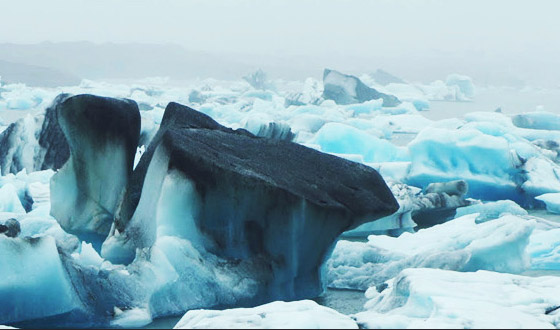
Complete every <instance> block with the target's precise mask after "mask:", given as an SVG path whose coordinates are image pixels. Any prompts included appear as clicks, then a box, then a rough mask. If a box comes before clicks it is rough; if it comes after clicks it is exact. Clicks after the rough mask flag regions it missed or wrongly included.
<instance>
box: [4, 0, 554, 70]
mask: <svg viewBox="0 0 560 330" xmlns="http://www.w3.org/2000/svg"><path fill="white" fill-rule="evenodd" d="M0 4H1V5H0V42H13V43H36V42H42V41H55V42H56V41H81V40H87V41H94V42H143V43H176V44H180V45H182V46H184V47H185V48H187V49H192V50H203V51H211V52H224V53H231V52H236V53H247V54H254V55H268V56H276V57H281V56H287V55H305V56H307V57H317V58H321V59H328V58H329V57H332V58H338V59H339V60H340V58H343V59H344V58H363V59H367V58H375V59H376V60H377V61H381V62H383V59H385V61H387V59H390V58H392V59H394V60H395V62H394V63H393V62H391V63H393V64H389V66H391V65H392V67H394V68H397V64H398V63H399V62H401V63H402V62H403V61H406V59H407V58H411V57H427V56H431V55H432V54H435V53H437V54H439V56H440V57H442V58H448V59H449V61H450V63H452V62H453V61H455V60H457V61H459V59H460V58H462V59H463V61H466V60H464V58H465V57H478V58H477V59H470V60H469V61H474V62H472V63H479V62H480V61H482V59H484V60H485V61H486V62H485V63H486V64H488V65H497V66H500V65H501V66H502V70H509V69H511V70H518V71H520V72H521V71H523V70H525V71H530V70H534V68H536V67H539V65H540V66H541V67H542V70H543V72H545V71H546V70H545V67H549V69H548V71H550V70H551V69H550V67H552V69H553V70H556V69H557V68H556V66H557V65H558V64H559V63H560V62H559V60H558V59H559V58H560V19H559V18H558V17H559V13H560V1H556V0H549V1H538V0H531V1H517V0H509V1H505V0H504V1H501V0H480V1H479V0H468V1H466V0H465V1H452V0H416V1H413V0H409V1H403V0H375V1H373V0H369V1H366V0H355V1H352V0H344V1H342V0H341V1H338V0H282V1H270V0H239V1H233V0H222V1H217V0H157V1H155V0H133V1H132V0H131V1H116V0H94V1H83V0H53V1H46V0H17V1H16V0H11V1H8V0H0ZM537 62H538V63H537ZM387 63H389V62H387ZM469 63H470V62H469ZM403 65H406V64H403ZM408 65H409V66H410V63H409V64H408ZM473 65H475V64H473ZM508 68H509V69H508ZM539 68H540V67H539Z"/></svg>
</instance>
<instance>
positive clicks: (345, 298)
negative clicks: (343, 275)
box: [142, 289, 367, 329]
mask: <svg viewBox="0 0 560 330" xmlns="http://www.w3.org/2000/svg"><path fill="white" fill-rule="evenodd" d="M313 300H315V301H316V302H317V303H318V304H320V305H323V306H326V307H330V308H332V309H334V310H337V311H338V312H340V313H342V314H346V315H350V314H355V313H358V312H361V311H363V309H364V304H365V303H366V301H367V299H366V297H365V295H364V292H363V291H356V290H339V289H327V291H326V292H325V293H324V294H323V295H322V296H320V297H317V298H315V299H313ZM180 319H181V316H171V317H164V318H161V319H157V320H154V321H153V322H152V323H150V324H148V325H146V326H145V327H142V329H172V328H173V327H174V326H175V324H177V322H179V320H180Z"/></svg>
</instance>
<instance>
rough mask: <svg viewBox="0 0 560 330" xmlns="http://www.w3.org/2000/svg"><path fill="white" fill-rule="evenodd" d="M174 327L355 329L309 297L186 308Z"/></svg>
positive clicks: (355, 326) (347, 320)
mask: <svg viewBox="0 0 560 330" xmlns="http://www.w3.org/2000/svg"><path fill="white" fill-rule="evenodd" d="M174 329H358V325H357V324H356V322H355V321H354V320H352V319H351V318H350V317H348V316H346V315H343V314H341V313H339V312H337V311H335V310H333V309H330V308H328V307H324V306H321V305H319V304H317V303H316V302H314V301H312V300H300V301H292V302H283V301H275V302H271V303H268V304H266V305H261V306H257V307H253V308H235V309H226V310H222V311H219V310H192V311H188V312H187V313H186V314H185V315H184V316H183V317H182V318H181V320H180V321H179V322H178V323H177V325H175V327H174Z"/></svg>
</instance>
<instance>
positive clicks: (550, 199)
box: [535, 193, 560, 214]
mask: <svg viewBox="0 0 560 330" xmlns="http://www.w3.org/2000/svg"><path fill="white" fill-rule="evenodd" d="M535 198H536V199H538V200H540V201H543V202H544V203H545V204H546V209H547V210H548V212H551V213H557V214H560V193H549V194H543V195H540V196H537V197H535Z"/></svg>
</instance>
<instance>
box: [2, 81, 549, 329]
mask: <svg viewBox="0 0 560 330" xmlns="http://www.w3.org/2000/svg"><path fill="white" fill-rule="evenodd" d="M359 78H360V79H361V81H362V82H363V83H364V84H365V85H367V86H369V87H372V88H375V89H376V90H378V91H379V92H380V93H384V94H387V95H394V96H396V97H397V98H398V99H399V100H400V101H401V102H402V103H400V104H398V105H396V106H392V107H384V106H383V102H382V101H381V100H368V101H365V102H362V103H357V104H356V103H351V104H336V102H335V100H325V99H324V98H323V82H322V81H320V80H317V79H314V78H309V79H307V80H306V81H305V82H290V81H280V80H278V81H266V82H265V83H263V84H262V85H259V86H251V84H249V82H248V81H243V80H239V81H216V80H210V79H209V80H203V81H194V82H192V83H191V84H188V85H183V86H177V85H173V84H171V83H169V82H167V81H165V80H162V79H151V80H144V81H138V82H135V83H130V84H116V83H104V82H96V81H83V82H82V84H81V85H79V86H69V87H60V88H29V87H26V86H24V85H21V84H12V85H6V84H3V85H2V84H0V118H1V120H0V132H2V131H5V130H7V129H8V125H9V124H10V123H11V122H14V121H15V120H17V119H20V121H19V122H18V124H17V125H15V126H12V128H11V130H13V131H14V133H13V134H12V135H11V137H10V139H4V140H2V136H0V168H1V170H2V176H1V177H0V225H3V224H5V223H7V222H6V221H7V220H8V219H17V220H18V222H19V224H20V226H21V233H20V234H19V236H18V237H16V238H13V237H8V236H7V235H4V234H0V293H1V294H0V305H2V304H3V305H6V306H8V305H9V306H12V307H13V308H11V309H10V308H3V309H0V324H9V325H16V326H17V325H18V324H20V323H18V322H21V321H30V320H33V319H41V318H46V317H51V318H52V317H54V318H55V320H56V317H59V316H60V315H65V317H66V319H64V322H69V323H68V324H73V323H71V322H72V321H73V317H79V315H81V314H79V313H81V312H83V310H82V309H83V306H81V305H80V303H79V299H78V297H77V295H83V294H89V293H87V292H86V293H84V292H79V293H76V292H75V291H73V289H72V288H71V285H70V284H69V278H70V277H71V276H78V275H77V274H78V273H80V272H83V275H80V276H83V277H84V281H90V280H91V279H94V278H95V277H96V276H105V277H108V278H111V279H112V281H114V283H115V286H118V287H121V288H122V290H123V291H122V292H123V296H127V295H130V296H134V295H139V296H143V297H151V298H150V299H149V301H150V302H149V304H148V305H146V306H143V307H142V308H132V309H127V308H124V307H126V306H111V308H110V314H111V315H110V319H111V320H110V324H111V326H114V327H139V326H146V325H147V324H149V323H150V322H152V319H153V318H157V317H161V316H167V315H181V314H183V312H184V311H185V310H186V309H193V310H192V311H189V312H187V314H185V315H184V317H183V318H182V319H181V321H180V322H179V323H178V324H177V326H176V327H177V328H182V327H214V328H215V327H222V326H223V327H238V326H239V327H271V328H278V327H290V326H293V327H300V328H304V327H305V328H307V327H309V328H321V327H323V328H324V327H330V328H332V327H347V328H356V327H357V326H358V325H359V326H361V327H367V328H415V327H459V328H461V327H465V328H466V327H470V328H472V327H475V328H479V327H514V328H529V327H536V328H545V327H560V319H558V317H559V315H560V314H559V313H560V312H558V311H560V309H558V307H560V300H558V297H560V292H558V290H559V289H558V288H559V287H560V278H559V277H555V276H547V277H542V276H537V277H529V276H525V275H523V274H527V272H531V271H543V272H546V271H557V270H560V238H559V237H560V215H557V213H560V211H559V205H560V197H558V196H560V147H559V146H560V98H556V96H555V95H556V94H559V95H560V93H558V92H557V91H543V90H529V89H526V90H523V91H520V93H517V94H515V93H511V91H510V90H509V89H507V88H483V87H479V86H476V85H475V84H473V81H472V80H471V79H470V78H468V77H464V76H461V75H450V76H449V77H443V78H442V80H440V81H436V82H433V83H431V84H415V83H392V84H388V85H384V86H381V85H379V84H377V83H376V82H375V81H374V80H373V79H372V78H371V77H369V76H366V75H364V76H360V77H359ZM329 83H330V84H333V82H332V81H329ZM336 83H337V82H336V81H334V84H336ZM475 83H476V82H475ZM255 87H257V88H255ZM353 88H355V86H354V85H353V83H348V80H345V81H344V86H343V88H342V89H341V90H343V91H344V92H345V93H348V95H350V96H351V97H354V98H355V97H357V96H356V95H357V94H356V93H355V90H353ZM62 92H66V93H72V94H79V93H91V94H96V95H104V96H110V97H117V98H130V99H132V100H134V101H136V102H137V103H138V106H139V108H140V110H141V116H142V120H141V131H142V136H141V141H143V143H142V142H141V144H143V145H144V148H145V146H146V145H147V143H148V142H149V141H150V139H151V138H152V137H153V135H154V134H155V132H156V131H157V129H158V127H159V125H160V123H161V120H162V116H163V110H164V108H165V106H166V105H167V103H168V102H170V101H174V102H178V103H182V104H185V105H189V106H191V107H192V108H194V109H198V110H200V111H201V112H203V113H205V114H208V115H210V116H211V117H212V118H214V119H215V120H217V121H218V122H219V123H220V124H223V125H225V126H229V127H232V128H245V129H247V130H248V131H250V132H252V133H254V134H258V135H261V136H282V137H290V138H292V139H293V140H294V141H295V142H297V143H300V144H303V145H305V146H308V147H311V148H314V149H317V150H319V151H323V152H327V153H331V154H334V155H337V156H340V157H343V158H346V159H349V160H352V161H356V162H360V163H363V164H365V165H367V166H371V167H373V168H375V169H377V170H378V171H379V172H380V174H381V175H382V176H383V177H384V179H385V180H386V181H387V182H388V183H390V185H391V186H392V187H397V185H398V187H399V188H398V189H401V190H402V194H403V195H402V196H401V197H402V198H401V199H399V202H400V203H401V210H400V211H399V213H398V216H395V217H392V218H386V219H384V220H380V221H378V222H373V223H371V225H370V227H366V228H369V229H368V230H370V231H371V232H370V234H371V233H376V234H379V232H380V231H383V230H386V231H387V233H388V234H389V235H370V236H369V237H367V240H365V239H362V241H359V240H358V241H349V240H345V239H341V240H339V241H338V243H337V244H336V246H335V247H334V249H333V253H332V257H331V258H330V259H328V260H327V261H326V263H325V280H326V282H325V283H326V284H327V285H328V286H329V287H331V288H338V289H353V290H361V291H365V297H366V298H367V299H368V302H367V303H366V304H365V306H363V307H360V308H359V310H360V312H358V313H355V312H354V311H351V312H349V311H345V312H346V313H349V314H351V315H350V316H345V315H342V314H341V313H338V312H336V311H334V310H333V309H329V308H328V307H334V308H336V307H337V304H336V303H333V300H336V299H335V298H332V297H331V298H329V301H327V300H320V299H319V300H318V301H322V303H323V304H325V305H327V306H320V305H318V304H316V303H314V302H312V301H297V302H290V303H284V302H273V303H269V304H265V305H262V306H259V307H254V308H247V309H228V310H225V311H209V310H194V309H197V308H200V306H204V302H205V301H212V302H213V303H215V304H217V305H220V304H223V305H226V304H227V303H228V302H230V301H236V299H241V298H242V297H244V296H245V295H247V294H248V293H249V292H250V291H251V290H252V289H253V288H254V284H253V283H250V281H244V280H243V278H244V274H243V272H246V271H252V270H251V269H241V268H228V267H229V266H228V265H225V266H224V265H223V263H222V261H221V260H218V259H212V258H211V257H209V256H208V255H205V254H201V253H199V251H197V250H196V248H195V247H193V242H190V241H188V240H185V239H182V238H178V237H174V236H173V235H168V236H166V238H165V239H164V240H161V241H160V242H159V243H158V244H157V245H156V246H155V247H154V248H153V249H151V250H150V251H143V253H142V254H140V255H139V257H137V259H135V261H134V262H133V263H132V264H131V265H130V266H127V267H124V266H122V265H113V264H112V263H110V262H109V261H107V260H104V259H103V258H102V257H100V255H99V251H96V249H98V246H97V245H96V242H81V241H80V240H79V239H78V238H77V237H76V236H74V235H71V234H68V233H66V232H65V231H64V230H63V229H62V228H61V227H60V225H59V224H58V223H57V221H56V220H55V219H54V218H53V217H51V216H50V215H49V214H50V205H51V204H50V198H51V195H50V192H51V190H50V179H51V177H52V176H53V174H54V173H55V171H52V170H50V169H47V170H41V164H40V162H39V161H38V159H42V158H41V157H44V155H41V152H42V151H41V148H40V143H39V140H40V134H39V133H40V131H41V128H42V126H43V122H44V118H43V117H42V113H43V112H44V110H45V108H46V107H48V106H49V105H50V103H51V102H52V101H53V100H54V98H55V97H56V96H57V95H58V94H59V93H62ZM500 93H502V94H503V95H513V94H515V95H522V96H524V100H523V101H524V103H523V102H521V103H522V104H526V109H525V108H524V109H520V108H514V107H509V106H508V104H512V101H511V100H510V99H505V100H503V103H499V102H500V101H499V100H498V99H499V98H498V97H496V95H500ZM489 95H494V96H492V97H495V98H496V101H495V103H492V102H494V101H492V102H490V101H488V100H489V99H490V98H491V97H489ZM528 95H530V97H529V96H528ZM535 95H536V96H535ZM539 95H541V96H543V99H541V100H542V101H543V102H542V103H534V104H533V103H531V100H533V98H534V100H535V102H538V101H539V98H538V96H539ZM351 97H350V98H348V97H346V98H345V100H348V99H352V98H351ZM480 99H482V101H480V102H479V100H480ZM493 100H494V99H493ZM557 101H558V102H557ZM518 103H519V102H518ZM494 104H495V105H494ZM541 104H546V105H545V107H544V108H543V107H540V108H538V109H537V106H538V105H541ZM553 106H557V108H554V107H553ZM446 107H448V108H449V109H451V110H450V111H446ZM497 107H502V112H494V110H495V109H496V108H497ZM534 110H538V111H534ZM271 123H274V125H271ZM6 132H7V131H6ZM288 133H289V134H288ZM6 135H7V134H6V133H4V135H3V136H6ZM403 135H406V136H407V139H404V140H401V137H402V136H403ZM403 141H404V142H403ZM139 147H140V148H141V147H142V145H141V146H139ZM139 150H140V149H139ZM142 150H144V149H142ZM140 154H141V152H139V155H140ZM137 161H138V157H137V159H136V162H135V164H136V163H137ZM333 180H336V178H333ZM453 180H463V181H465V182H466V183H467V184H468V191H467V192H466V195H465V196H461V197H460V198H459V197H453V196H450V195H449V194H450V193H449V192H444V193H443V194H445V195H442V194H440V195H438V196H439V197H434V196H432V197H431V198H436V199H438V201H439V204H437V203H434V202H433V201H434V199H429V200H430V203H431V204H430V205H427V204H426V203H425V202H422V203H421V202H420V201H426V200H427V199H426V196H427V193H428V192H427V188H428V186H429V185H430V184H431V183H434V182H448V181H453ZM398 189H396V188H395V189H393V193H395V194H397V193H398ZM446 196H447V197H446ZM397 197H398V196H397ZM463 197H466V198H467V201H468V204H472V205H470V206H465V207H460V208H458V209H457V210H456V211H455V208H457V207H458V206H463V205H462V204H461V205H458V204H457V205H451V204H449V202H448V201H450V200H451V199H453V198H455V199H456V200H461V201H462V200H463ZM450 198H451V199H450ZM405 201H406V202H405ZM415 202H416V205H417V207H416V208H415V209H414V211H418V210H420V211H422V210H427V209H429V208H435V209H438V210H439V209H442V210H444V211H449V210H447V208H448V209H450V212H452V216H451V217H450V218H451V219H452V220H450V221H447V222H445V221H443V220H442V221H441V222H444V223H441V224H438V225H435V226H431V227H429V228H426V229H422V230H414V226H415V225H416V223H415V222H414V213H413V212H412V211H413V210H412V208H409V209H406V207H404V206H403V205H405V204H406V203H410V204H413V203H415ZM436 204H437V205H436ZM406 205H408V204H406ZM418 205H419V206H418ZM434 205H436V206H434ZM465 205H466V204H465ZM545 208H546V209H547V210H548V212H546V211H545ZM533 209H538V210H539V211H538V212H546V217H544V216H539V215H538V214H537V213H535V211H534V210H533ZM430 214H432V213H430ZM434 214H435V213H434ZM535 214H537V216H535ZM543 214H544V213H543ZM432 216H435V215H432ZM544 218H546V219H544ZM417 219H418V218H417ZM446 219H447V218H446ZM402 232H404V233H402ZM365 235H366V236H367V231H366V232H365ZM91 243H94V244H93V245H92V244H91ZM194 243H195V242H194ZM68 268H69V269H74V271H71V272H68V271H67V270H66V269H68ZM232 269H235V270H234V271H232ZM520 274H521V275H520ZM188 278H191V280H192V279H195V281H196V283H195V284H192V285H178V284H177V283H178V281H179V279H182V280H184V279H188ZM200 283H204V285H207V286H208V287H210V286H214V287H219V288H220V292H221V293H220V295H217V296H216V295H211V294H209V293H208V292H207V291H205V290H204V286H203V285H201V284H200ZM103 290H109V289H108V288H101V291H100V292H105V291H103ZM94 291H95V289H92V292H94ZM330 292H331V294H332V292H333V291H330ZM335 292H336V291H335ZM90 293H91V292H90ZM193 293H195V294H196V295H197V296H194V295H193ZM334 294H336V293H334ZM52 296H56V297H57V299H56V301H53V302H52V303H50V304H40V303H38V302H40V301H44V300H45V299H46V298H45V297H52ZM24 297H25V298H24ZM169 297H172V298H169ZM240 297H241V298H240ZM105 298H107V299H103V302H102V304H103V306H104V308H105V305H107V306H109V305H110V304H111V303H112V301H113V300H112V299H113V297H105ZM168 298H169V299H168ZM116 300H118V299H116V298H115V301H116ZM130 301H132V300H130ZM8 302H9V304H8ZM100 304H101V303H100ZM360 304H361V303H360ZM113 307H114V308H113ZM76 313H77V314H76ZM76 315H78V316H76ZM23 325H25V324H23ZM54 325H55V326H56V323H55V324H54Z"/></svg>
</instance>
